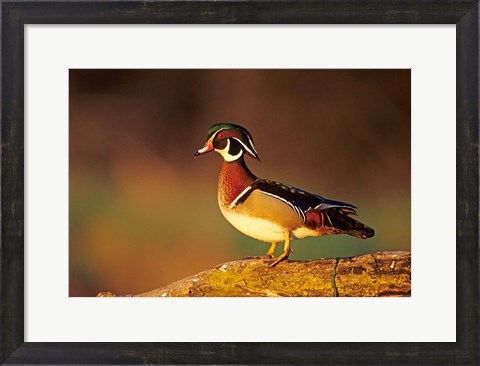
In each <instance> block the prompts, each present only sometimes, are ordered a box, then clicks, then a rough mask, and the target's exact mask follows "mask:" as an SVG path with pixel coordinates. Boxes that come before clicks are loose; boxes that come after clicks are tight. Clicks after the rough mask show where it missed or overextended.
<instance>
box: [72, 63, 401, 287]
mask: <svg viewBox="0 0 480 366" xmlns="http://www.w3.org/2000/svg"><path fill="white" fill-rule="evenodd" d="M220 121H228V122H234V123H237V124H241V125H243V126H244V127H246V128H247V129H248V130H249V131H250V133H251V134H252V135H253V138H254V142H255V146H256V148H257V151H258V152H259V155H260V158H261V159H262V161H261V162H257V161H254V160H253V159H250V158H247V164H248V165H249V167H250V169H251V170H252V171H253V172H254V173H255V174H257V175H258V176H260V177H263V178H270V179H274V180H278V181H280V182H283V183H288V184H291V185H294V186H297V187H299V188H302V189H305V190H307V191H310V192H312V193H316V194H320V195H323V196H325V197H327V198H330V199H335V200H340V201H344V202H348V203H352V204H354V205H356V206H358V214H359V216H358V218H359V219H360V220H361V221H363V222H364V223H365V224H367V225H370V226H372V227H373V228H375V230H376V235H375V237H373V238H372V239H369V240H360V239H356V238H352V237H349V236H342V235H340V236H329V237H322V238H307V239H303V240H300V241H295V242H293V248H294V249H295V254H293V255H291V259H307V258H321V257H340V256H352V255H358V254H363V253H368V252H375V251H380V250H409V249H410V70H70V251H69V253H70V263H69V266H70V267H69V268H70V272H69V274H70V296H95V295H96V294H97V293H98V292H100V291H106V290H109V291H112V292H114V293H117V294H134V293H140V292H144V291H148V290H151V289H154V288H157V287H160V286H163V285H167V284H169V283H171V282H173V281H176V280H179V279H181V278H183V277H186V276H190V275H193V274H195V273H197V272H199V271H201V270H204V269H207V268H209V267H211V266H213V265H216V264H219V263H222V262H225V261H230V260H235V259H240V258H242V257H243V256H247V255H248V256H252V255H264V254H265V252H266V251H267V249H268V247H269V244H267V243H262V242H258V241H256V240H254V239H251V238H249V237H246V236H244V235H243V234H241V233H239V232H238V231H237V230H236V229H235V228H233V226H231V225H230V224H229V223H228V222H227V221H226V220H225V219H224V218H223V216H222V215H221V213H220V210H219V208H218V206H217V196H216V190H217V175H218V171H219V169H220V165H221V161H222V158H221V157H220V156H219V155H218V154H216V153H210V154H207V155H205V156H201V157H198V158H196V159H194V158H193V153H194V151H195V150H197V149H198V148H201V147H203V145H204V143H205V135H206V132H207V129H208V127H210V125H212V124H214V123H216V122H220ZM278 252H279V253H280V249H278Z"/></svg>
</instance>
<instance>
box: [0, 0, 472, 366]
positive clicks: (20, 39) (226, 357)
mask: <svg viewBox="0 0 480 366" xmlns="http://www.w3.org/2000/svg"><path fill="white" fill-rule="evenodd" d="M1 12H2V112H1V118H2V120H1V215H2V216H1V217H2V221H1V233H2V236H1V281H0V286H1V289H0V291H1V309H0V312H1V316H0V320H1V331H0V337H1V352H0V362H2V363H4V364H212V363H215V364H272V363H273V364H370V363H371V364H379V365H384V364H392V363H394V364H397V363H402V364H432V363H437V364H465V365H474V364H479V363H480V357H479V347H478V344H479V337H478V333H479V332H478V331H479V316H478V315H479V303H478V293H479V283H478V281H479V268H478V263H479V241H478V228H479V227H478V218H479V216H478V213H479V212H478V198H479V197H478V181H479V174H478V173H479V170H478V153H479V141H478V133H479V114H478V100H479V88H478V86H479V84H478V81H479V73H478V71H479V57H478V42H479V37H478V36H479V3H478V0H437V1H433V0H415V1H414V0H385V1H378V0H319V1H303V0H299V1H294V0H287V1H249V2H245V1H175V2H171V1H148V2H147V1H121V2H117V1H98V2H85V1H68V2H65V1H63V2H58V1H35V2H28V1H2V3H1ZM39 23H40V24H102V23H105V24H137V23H138V24H142V23H167V24H172V23H183V24H185V23H192V24H207V23H208V24H210V23H223V24H227V23H230V24H231V23H242V24H253V23H265V24H296V23H298V24H321V23H323V24H383V23H385V24H399V23H400V24H456V31H457V33H456V34H457V35H456V40H457V51H456V62H457V74H456V75H457V82H456V89H457V101H456V102H457V129H456V131H457V136H456V139H457V141H456V146H457V149H456V151H457V154H456V161H457V171H456V173H457V206H456V209H457V237H456V238H457V258H456V271H457V277H456V283H457V299H456V306H457V341H456V342H453V343H413V342H412V343H113V342H112V343H26V342H24V124H23V120H24V25H26V24H39ZM439 199H441V198H439ZM423 244H425V245H430V246H431V249H432V251H434V250H435V243H423ZM438 301H442V294H438ZM290 321H292V322H294V321H295V320H294V319H291V320H290ZM265 331H266V332H268V322H267V321H266V322H265ZM412 331H413V330H412Z"/></svg>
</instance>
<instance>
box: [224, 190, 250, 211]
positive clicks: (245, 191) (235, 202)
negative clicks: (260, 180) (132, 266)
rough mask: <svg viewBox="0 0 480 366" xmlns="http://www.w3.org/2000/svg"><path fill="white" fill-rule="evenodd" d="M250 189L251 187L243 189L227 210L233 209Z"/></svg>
mask: <svg viewBox="0 0 480 366" xmlns="http://www.w3.org/2000/svg"><path fill="white" fill-rule="evenodd" d="M251 189H252V187H250V186H248V187H247V188H245V189H244V190H243V191H242V193H240V194H239V195H238V196H237V198H235V199H234V200H233V202H232V203H230V206H229V208H230V209H231V208H234V207H235V206H236V205H237V202H238V200H239V199H240V198H242V197H243V196H244V195H245V193H247V192H248V191H249V190H251Z"/></svg>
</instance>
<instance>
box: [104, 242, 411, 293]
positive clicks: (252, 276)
mask: <svg viewBox="0 0 480 366" xmlns="http://www.w3.org/2000/svg"><path fill="white" fill-rule="evenodd" d="M271 261H272V260H269V259H244V260H238V261H233V262H226V263H223V264H220V265H217V266H215V267H213V268H210V269H207V270H205V271H202V272H200V273H198V274H196V275H194V276H190V277H187V278H184V279H182V280H179V281H177V282H174V283H172V284H170V285H168V286H165V287H161V288H157V289H155V290H152V291H149V292H145V293H142V294H139V295H135V296H140V297H158V296H160V297H170V296H181V297H185V296H190V297H198V296H202V297H203V296H218V297H219V296H222V297H223V296H242V297H258V296H262V297H264V296H269V297H272V296H275V297H277V296H372V297H377V296H410V293H411V284H410V282H411V269H410V268H411V254H410V252H407V251H402V252H378V253H372V254H365V255H361V256H357V257H351V258H334V259H318V260H304V261H300V260H287V261H283V262H280V263H279V264H278V265H277V266H275V267H273V268H270V267H268V264H269V263H271ZM97 296H115V295H114V294H112V293H111V292H103V293H100V294H98V295H97Z"/></svg>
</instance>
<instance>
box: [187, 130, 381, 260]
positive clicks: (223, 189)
mask: <svg viewBox="0 0 480 366" xmlns="http://www.w3.org/2000/svg"><path fill="white" fill-rule="evenodd" d="M206 140H207V141H206V143H205V146H204V147H203V148H201V149H200V150H198V151H196V152H195V154H194V156H199V155H202V154H206V153H208V152H210V151H213V150H215V151H216V152H218V153H219V154H220V155H222V157H223V159H224V162H223V165H222V168H221V170H220V176H219V179H218V204H219V206H220V210H221V211H222V214H223V215H224V216H225V218H226V219H227V220H228V221H229V222H230V223H231V224H232V225H233V226H234V227H235V228H237V229H238V230H239V231H241V232H242V233H244V234H246V235H248V236H251V237H252V238H255V239H257V240H261V241H265V242H270V243H271V246H270V249H269V250H268V252H267V254H266V256H267V257H268V258H274V252H275V248H276V247H277V244H278V243H279V242H282V241H283V242H284V243H285V244H284V248H283V253H282V254H281V255H280V256H278V257H277V258H275V260H274V261H273V262H272V263H271V264H270V267H273V266H275V265H277V264H278V263H279V262H281V261H282V260H284V259H287V258H288V256H289V255H290V252H291V251H292V250H291V249H290V240H291V239H301V238H305V237H308V236H322V235H330V234H348V235H351V236H354V237H357V238H362V239H367V238H370V237H372V236H373V235H374V233H375V232H374V230H373V229H372V228H370V227H368V226H366V225H364V224H362V223H361V222H359V221H357V220H355V219H353V218H352V217H350V216H349V215H352V214H353V215H356V207H355V206H353V205H351V204H348V203H344V202H339V201H332V200H329V199H326V198H323V197H321V196H318V195H316V194H312V193H308V192H306V191H303V190H301V189H298V188H295V187H292V186H289V185H286V184H282V183H277V182H274V181H271V180H268V179H261V178H258V177H256V176H255V175H254V174H253V173H252V172H251V171H250V170H249V169H248V167H247V166H246V165H245V160H244V156H245V155H250V156H251V157H253V158H254V159H257V160H260V159H259V157H258V153H257V151H256V150H255V146H254V144H253V138H252V136H251V135H250V133H249V132H248V131H247V130H246V129H245V128H243V127H242V126H239V125H236V124H232V123H218V124H215V125H213V126H212V127H210V128H209V129H208V133H207V139H206Z"/></svg>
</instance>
